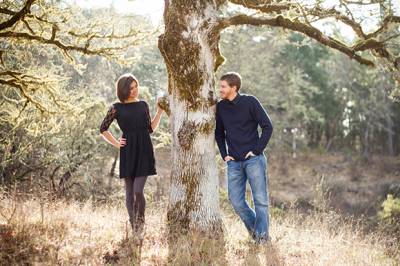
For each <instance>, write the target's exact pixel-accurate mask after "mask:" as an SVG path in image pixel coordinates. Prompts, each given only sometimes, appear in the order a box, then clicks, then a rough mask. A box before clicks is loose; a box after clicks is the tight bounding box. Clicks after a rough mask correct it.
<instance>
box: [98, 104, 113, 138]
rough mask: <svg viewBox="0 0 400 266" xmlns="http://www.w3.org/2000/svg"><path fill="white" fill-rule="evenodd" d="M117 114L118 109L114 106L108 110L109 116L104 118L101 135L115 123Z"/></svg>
mask: <svg viewBox="0 0 400 266" xmlns="http://www.w3.org/2000/svg"><path fill="white" fill-rule="evenodd" d="M116 114H117V109H116V108H115V106H114V104H112V105H111V106H110V108H108V111H107V114H106V116H105V117H104V119H103V122H101V125H100V133H103V132H104V131H106V130H107V129H108V128H109V127H110V125H111V123H112V122H113V121H114V119H115V117H116Z"/></svg>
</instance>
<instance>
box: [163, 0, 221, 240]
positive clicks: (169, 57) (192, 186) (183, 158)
mask: <svg viewBox="0 0 400 266" xmlns="http://www.w3.org/2000/svg"><path fill="white" fill-rule="evenodd" d="M217 8H218V7H217V6H216V5H215V4H214V1H210V2H208V1H182V0H181V1H172V2H169V1H166V2H165V10H164V21H165V32H164V34H162V35H160V36H159V43H158V46H159V49H160V51H161V54H162V56H163V58H164V61H165V63H166V65H167V71H168V98H169V110H168V112H167V113H169V115H170V125H171V134H172V165H171V167H172V169H171V176H170V178H171V182H170V183H171V184H170V195H169V206H168V214H167V219H168V223H169V225H170V229H172V228H174V229H180V230H184V231H187V230H195V231H205V232H216V231H217V232H220V231H221V229H222V221H221V217H220V212H219V197H218V172H217V165H216V161H215V160H216V149H215V144H214V128H215V104H216V99H215V79H214V71H215V69H216V66H215V58H218V55H219V52H218V39H219V35H218V34H214V33H213V31H212V27H213V25H214V22H215V21H216V19H217Z"/></svg>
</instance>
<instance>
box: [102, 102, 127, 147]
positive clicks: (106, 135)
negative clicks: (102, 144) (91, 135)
mask: <svg viewBox="0 0 400 266" xmlns="http://www.w3.org/2000/svg"><path fill="white" fill-rule="evenodd" d="M116 114H117V109H116V108H115V106H114V105H111V106H110V108H109V109H108V111H107V114H106V116H105V117H104V119H103V121H102V122H101V125H100V134H101V136H102V137H103V139H104V140H105V141H107V142H108V143H110V144H111V145H113V146H114V147H116V148H120V147H122V146H124V145H125V139H124V138H120V140H119V141H118V140H116V139H115V138H114V136H113V135H112V134H111V132H110V131H108V128H109V127H110V125H111V123H112V122H113V121H114V119H115V117H116Z"/></svg>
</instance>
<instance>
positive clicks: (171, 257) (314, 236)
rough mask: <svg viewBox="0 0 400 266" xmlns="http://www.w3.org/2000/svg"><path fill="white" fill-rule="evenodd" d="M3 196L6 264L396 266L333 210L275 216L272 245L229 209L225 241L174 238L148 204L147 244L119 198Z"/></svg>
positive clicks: (375, 240)
mask: <svg viewBox="0 0 400 266" xmlns="http://www.w3.org/2000/svg"><path fill="white" fill-rule="evenodd" d="M1 198H2V200H1V205H0V208H1V209H0V210H1V214H2V215H1V219H0V237H1V244H0V247H1V249H0V262H1V263H0V264H2V265H25V264H27V265H39V264H40V265H54V264H61V265H78V264H83V265H105V264H108V265H114V264H115V265H189V264H190V265H396V261H395V258H394V257H393V256H392V258H390V256H389V255H388V254H387V251H386V250H385V247H384V245H383V243H384V242H385V241H386V239H385V238H384V237H383V236H380V235H378V234H377V233H374V234H369V235H366V236H365V235H363V234H362V233H361V231H360V230H359V229H360V228H359V227H358V226H354V225H350V224H349V223H344V222H342V221H341V218H340V217H339V216H337V215H336V214H335V213H325V214H321V213H315V214H312V215H300V214H296V213H292V214H284V215H274V216H272V217H271V227H270V230H271V235H272V243H271V244H270V245H268V246H264V247H257V246H255V245H254V244H252V243H251V241H250V238H249V237H248V235H247V232H246V230H245V229H244V226H243V225H242V223H241V222H240V221H239V220H238V218H237V216H236V215H235V214H234V213H232V210H231V209H230V208H229V207H226V205H224V206H225V207H224V210H223V221H224V224H225V229H226V232H225V236H224V238H223V239H211V238H206V237H202V236H200V235H198V234H192V235H188V236H175V237H174V236H171V237H168V235H167V233H166V232H167V231H166V225H165V217H166V216H165V209H166V208H165V206H163V205H160V203H157V204H153V203H151V202H150V203H149V204H148V207H147V209H146V229H145V230H146V231H145V235H144V237H143V239H142V240H141V239H140V238H137V237H136V238H135V237H133V236H132V233H131V231H130V228H129V227H128V223H127V213H126V210H125V206H124V204H123V201H121V200H117V201H115V202H114V203H109V204H101V205H97V206H95V204H92V202H90V201H87V202H85V203H84V204H82V203H79V202H76V201H73V202H66V201H62V200H57V201H54V202H50V201H41V200H39V199H28V200H16V199H15V198H12V197H10V196H7V197H1Z"/></svg>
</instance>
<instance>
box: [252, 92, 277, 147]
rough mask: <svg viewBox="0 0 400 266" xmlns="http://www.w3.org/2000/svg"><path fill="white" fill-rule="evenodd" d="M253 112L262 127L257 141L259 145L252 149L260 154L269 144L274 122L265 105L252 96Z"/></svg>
mask: <svg viewBox="0 0 400 266" xmlns="http://www.w3.org/2000/svg"><path fill="white" fill-rule="evenodd" d="M250 109H251V114H252V115H253V117H254V119H255V120H256V121H257V122H258V124H259V125H260V127H261V136H260V138H259V140H258V142H257V145H256V146H255V148H254V149H253V150H252V152H253V153H254V154H255V155H259V154H261V153H262V152H263V150H264V149H265V147H266V146H267V144H268V142H269V140H270V138H271V135H272V131H273V127H272V122H271V119H270V117H269V116H268V114H267V112H266V111H265V109H264V107H263V106H262V105H261V103H260V101H259V100H258V99H257V98H256V97H254V96H252V106H251V108H250Z"/></svg>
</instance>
